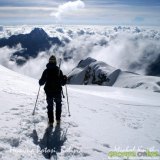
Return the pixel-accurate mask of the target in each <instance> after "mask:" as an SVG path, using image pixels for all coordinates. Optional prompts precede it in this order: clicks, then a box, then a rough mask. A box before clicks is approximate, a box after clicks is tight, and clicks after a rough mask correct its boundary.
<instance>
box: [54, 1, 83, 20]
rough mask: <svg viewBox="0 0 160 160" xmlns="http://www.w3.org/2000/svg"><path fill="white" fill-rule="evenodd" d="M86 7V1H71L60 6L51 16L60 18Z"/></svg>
mask: <svg viewBox="0 0 160 160" xmlns="http://www.w3.org/2000/svg"><path fill="white" fill-rule="evenodd" d="M84 7H85V3H84V2H83V1H81V0H76V1H69V2H66V3H64V4H62V5H59V6H58V9H57V12H56V13H55V12H52V13H51V16H54V17H55V18H56V19H57V20H60V19H61V18H62V16H63V15H64V14H67V13H71V12H73V11H77V10H79V9H82V8H84Z"/></svg>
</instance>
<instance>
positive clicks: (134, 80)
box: [68, 57, 160, 92]
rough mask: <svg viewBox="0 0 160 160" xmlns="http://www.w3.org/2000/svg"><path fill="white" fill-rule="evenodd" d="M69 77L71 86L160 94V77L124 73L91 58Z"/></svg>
mask: <svg viewBox="0 0 160 160" xmlns="http://www.w3.org/2000/svg"><path fill="white" fill-rule="evenodd" d="M68 77H69V83H70V84H81V85H82V84H85V85H88V84H98V85H103V86H115V87H123V88H135V89H143V90H151V91H154V92H160V77H155V76H143V75H139V74H136V73H133V72H128V71H122V70H121V69H116V68H114V67H112V66H109V65H108V64H106V63H104V62H101V61H97V60H95V59H93V58H90V57H88V58H86V59H84V60H81V61H80V62H79V64H78V65H77V67H75V68H74V69H73V70H72V71H71V72H70V73H69V75H68ZM108 79H109V81H108Z"/></svg>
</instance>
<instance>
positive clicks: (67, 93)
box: [65, 85, 71, 117]
mask: <svg viewBox="0 0 160 160" xmlns="http://www.w3.org/2000/svg"><path fill="white" fill-rule="evenodd" d="M65 88H66V96H67V105H68V116H69V117H70V116H71V114H70V109H69V100H68V91H67V85H65Z"/></svg>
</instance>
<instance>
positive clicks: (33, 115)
mask: <svg viewBox="0 0 160 160" xmlns="http://www.w3.org/2000/svg"><path fill="white" fill-rule="evenodd" d="M40 88H41V86H39V90H38V94H37V99H36V103H35V106H34V109H33V113H32V115H33V116H34V115H35V110H36V105H37V100H38V96H39V91H40Z"/></svg>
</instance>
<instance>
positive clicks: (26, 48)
mask: <svg viewBox="0 0 160 160" xmlns="http://www.w3.org/2000/svg"><path fill="white" fill-rule="evenodd" d="M18 44H21V47H22V48H23V49H22V50H21V51H17V52H15V53H14V54H13V56H12V57H11V58H12V59H14V60H16V62H17V63H18V64H23V63H25V60H27V59H28V58H29V57H33V58H35V57H37V55H38V53H39V52H40V51H45V50H48V49H50V47H51V46H52V45H55V44H56V45H62V42H61V41H60V40H59V38H57V37H49V36H48V35H47V33H46V32H45V31H44V30H43V29H42V28H35V29H33V30H32V31H31V32H30V33H29V34H19V35H12V36H11V37H9V38H8V39H7V38H2V39H0V47H4V46H8V47H14V46H16V45H18ZM18 56H20V57H23V59H21V58H20V59H18V58H17V59H16V57H18Z"/></svg>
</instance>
